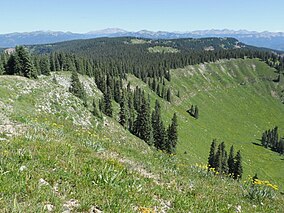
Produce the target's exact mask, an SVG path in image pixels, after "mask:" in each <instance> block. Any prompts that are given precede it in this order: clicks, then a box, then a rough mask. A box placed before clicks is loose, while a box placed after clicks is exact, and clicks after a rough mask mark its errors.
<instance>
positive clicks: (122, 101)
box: [119, 92, 127, 127]
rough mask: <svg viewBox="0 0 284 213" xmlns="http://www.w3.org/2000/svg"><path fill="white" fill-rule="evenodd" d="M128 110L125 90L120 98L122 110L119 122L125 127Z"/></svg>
mask: <svg viewBox="0 0 284 213" xmlns="http://www.w3.org/2000/svg"><path fill="white" fill-rule="evenodd" d="M126 121H127V118H126V110H125V97H124V92H123V93H122V97H121V100H120V111H119V123H120V124H121V126H123V127H125V126H126Z"/></svg>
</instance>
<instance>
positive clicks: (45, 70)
mask: <svg viewBox="0 0 284 213" xmlns="http://www.w3.org/2000/svg"><path fill="white" fill-rule="evenodd" d="M39 67H40V73H41V74H43V75H50V62H49V59H48V58H47V57H41V59H40V61H39Z"/></svg>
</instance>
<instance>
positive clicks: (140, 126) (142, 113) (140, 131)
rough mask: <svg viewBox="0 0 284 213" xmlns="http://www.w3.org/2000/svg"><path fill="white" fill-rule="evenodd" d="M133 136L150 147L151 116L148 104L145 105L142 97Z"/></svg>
mask: <svg viewBox="0 0 284 213" xmlns="http://www.w3.org/2000/svg"><path fill="white" fill-rule="evenodd" d="M134 134H135V135H136V136H137V137H139V138H141V139H142V140H144V141H145V142H146V143H148V144H149V145H150V139H151V138H150V136H151V114H150V103H147V101H146V99H145V97H144V95H142V103H141V106H140V107H139V110H138V114H137V117H136V120H135V122H134Z"/></svg>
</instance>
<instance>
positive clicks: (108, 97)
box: [104, 86, 112, 117]
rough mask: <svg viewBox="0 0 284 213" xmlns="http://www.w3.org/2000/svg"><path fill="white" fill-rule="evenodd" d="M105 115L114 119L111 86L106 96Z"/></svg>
mask: <svg viewBox="0 0 284 213" xmlns="http://www.w3.org/2000/svg"><path fill="white" fill-rule="evenodd" d="M104 113H105V114H106V115H107V116H109V117H112V102H111V89H110V87H109V86H108V87H107V91H106V93H105V94H104Z"/></svg>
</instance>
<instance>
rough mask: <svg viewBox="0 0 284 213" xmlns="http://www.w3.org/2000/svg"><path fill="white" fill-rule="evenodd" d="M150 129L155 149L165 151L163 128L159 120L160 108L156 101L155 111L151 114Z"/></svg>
mask: <svg viewBox="0 0 284 213" xmlns="http://www.w3.org/2000/svg"><path fill="white" fill-rule="evenodd" d="M152 129H153V139H154V145H155V147H156V148H157V149H160V150H165V149H166V144H165V127H164V124H163V121H162V119H161V106H160V103H159V102H158V100H156V103H155V109H154V111H153V112H152Z"/></svg>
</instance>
